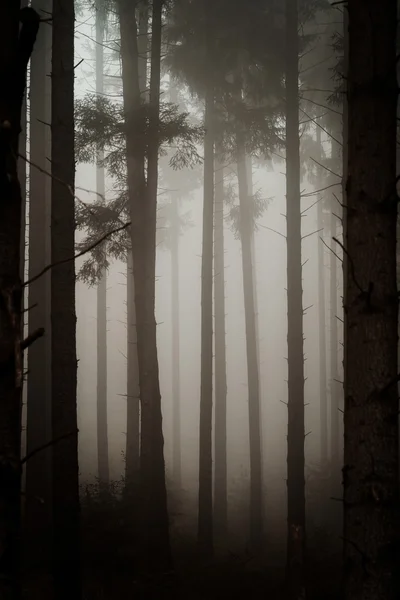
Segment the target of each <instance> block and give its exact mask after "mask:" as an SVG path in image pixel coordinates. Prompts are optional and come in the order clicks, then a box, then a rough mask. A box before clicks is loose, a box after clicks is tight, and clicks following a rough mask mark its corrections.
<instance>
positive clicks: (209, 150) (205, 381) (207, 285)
mask: <svg viewBox="0 0 400 600" xmlns="http://www.w3.org/2000/svg"><path fill="white" fill-rule="evenodd" d="M213 113H214V90H213V88H212V86H211V85H209V89H208V90H207V93H206V99H205V113H204V126H205V129H206V133H205V137H204V185H203V193H204V199H203V239H202V263H201V375H200V377H201V379H200V438H199V439H200V448H199V513H198V528H197V539H198V544H199V548H200V550H201V552H203V553H205V554H211V553H212V551H213V502H212V471H213V469H212V403H213V402H212V394H213V390H212V377H213V366H212V363H213V325H212V295H213V272H212V268H213V227H214V223H213V220H214V219H213V212H214V137H213V131H212V128H213Z"/></svg>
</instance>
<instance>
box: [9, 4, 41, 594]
mask: <svg viewBox="0 0 400 600" xmlns="http://www.w3.org/2000/svg"><path fill="white" fill-rule="evenodd" d="M19 16H20V15H19V2H13V1H12V0H6V2H4V3H3V4H2V25H3V31H2V36H1V39H0V81H1V82H2V88H1V92H0V123H1V127H0V198H1V202H0V298H1V302H0V356H1V369H0V423H1V425H0V548H1V550H0V597H1V598H2V599H3V598H4V600H17V599H18V598H19V597H20V591H21V590H20V575H19V534H20V500H21V468H20V465H21V463H20V453H21V399H22V394H21V392H22V380H23V361H22V352H21V279H20V269H21V261H20V250H21V204H22V198H21V188H20V184H19V180H18V165H17V154H18V143H19V133H20V124H21V110H22V103H23V97H24V92H25V82H26V69H27V65H28V61H29V58H30V55H31V52H32V48H33V44H34V43H35V39H36V35H37V31H38V27H39V20H38V17H37V14H36V13H35V12H34V11H33V9H31V8H25V17H26V19H25V22H23V24H22V28H21V31H20V33H19V35H18V30H19Z"/></svg>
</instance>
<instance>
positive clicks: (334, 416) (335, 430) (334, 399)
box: [329, 199, 340, 494]
mask: <svg viewBox="0 0 400 600" xmlns="http://www.w3.org/2000/svg"><path fill="white" fill-rule="evenodd" d="M333 202H336V201H335V200H334V199H333V200H332V206H331V214H330V223H329V229H330V234H331V245H332V248H333V250H334V251H335V254H337V252H336V249H335V246H336V243H335V242H334V241H333V238H335V239H337V217H336V216H335V214H334V213H335V206H336V205H333ZM335 254H334V253H333V252H330V253H329V267H330V285H329V292H330V332H331V339H330V378H331V381H330V392H331V393H330V396H331V476H332V490H331V491H332V493H335V494H337V493H338V492H340V489H338V488H340V480H339V474H340V465H339V460H340V458H339V390H340V383H339V372H338V352H339V348H338V318H337V317H338V301H337V298H338V291H337V283H338V282H337V268H338V265H337V261H338V259H337V257H336V256H335Z"/></svg>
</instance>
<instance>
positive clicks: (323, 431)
mask: <svg viewBox="0 0 400 600" xmlns="http://www.w3.org/2000/svg"><path fill="white" fill-rule="evenodd" d="M316 134H317V140H316V141H317V146H318V150H317V152H318V154H319V159H321V158H322V156H323V147H322V143H321V128H320V127H319V126H318V125H317V128H316ZM317 168H318V170H319V174H320V175H322V174H321V172H320V169H319V167H317ZM317 187H318V188H322V187H323V183H322V177H318V178H317ZM317 229H318V230H321V229H322V230H323V229H324V211H323V197H322V196H320V197H319V198H318V203H317ZM324 257H325V252H324V245H323V243H322V242H321V241H320V240H319V241H318V345H319V407H320V425H319V427H320V456H321V467H322V468H326V467H327V462H328V390H327V380H326V379H327V378H326V307H325V261H324ZM335 322H336V317H335ZM331 326H332V322H331Z"/></svg>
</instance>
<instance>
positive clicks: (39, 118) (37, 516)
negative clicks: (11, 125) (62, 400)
mask: <svg viewBox="0 0 400 600" xmlns="http://www.w3.org/2000/svg"><path fill="white" fill-rule="evenodd" d="M32 5H33V7H34V8H35V9H36V10H37V11H38V13H39V14H43V13H41V11H43V10H44V11H49V12H50V11H51V3H49V2H48V0H37V1H36V2H33V3H32ZM50 72H51V28H50V27H49V26H48V25H44V26H43V27H41V29H40V31H39V35H38V38H37V41H36V44H35V49H34V51H33V53H32V60H31V79H30V81H31V85H30V157H29V158H30V160H31V162H32V163H34V165H37V166H38V167H39V168H41V169H45V170H46V171H47V170H48V164H49V163H48V160H47V159H48V157H49V156H50V141H51V131H50V127H49V126H48V125H45V123H49V122H50V119H51V116H50V108H51V107H50ZM49 184H50V182H49V178H48V176H47V175H45V174H44V173H43V172H41V171H40V170H39V169H38V168H35V167H34V166H31V167H30V173H29V188H30V189H29V271H28V272H29V279H30V278H31V277H33V276H35V275H36V274H37V273H39V272H40V271H41V270H42V269H43V268H44V267H45V265H46V264H48V263H49V262H51V260H50V247H49V246H50V222H49V203H50V198H49V188H50V185H49ZM49 292H50V274H47V275H45V276H43V277H41V278H40V279H38V280H37V281H35V282H33V283H32V284H31V285H30V286H29V291H28V306H34V308H32V309H31V310H30V311H29V313H28V332H29V335H31V334H32V333H33V332H34V331H36V330H37V329H38V328H39V327H45V329H46V334H47V335H46V336H45V337H42V338H40V339H38V340H37V342H35V344H33V345H32V346H31V347H30V348H29V351H28V368H29V377H28V383H27V393H28V396H27V424H26V450H27V452H32V450H34V449H35V448H37V447H38V446H41V445H42V444H44V443H46V442H47V441H48V440H50V439H51V410H50V397H51V395H50V389H49V388H50V386H49V383H50V382H49V349H50V348H49V345H50V344H49V338H50V305H49ZM40 498H41V499H42V500H43V502H41V501H40V500H39V499H40ZM25 523H26V528H27V532H29V539H30V540H35V542H34V543H35V548H34V550H33V549H31V551H30V550H29V549H27V550H28V557H29V560H30V561H42V560H44V559H45V560H46V559H47V560H48V559H49V558H50V552H51V550H50V546H51V449H50V448H48V449H46V450H44V451H43V452H39V453H38V454H36V455H35V456H33V457H32V458H31V460H30V461H29V462H28V463H27V466H26V521H25Z"/></svg>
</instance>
